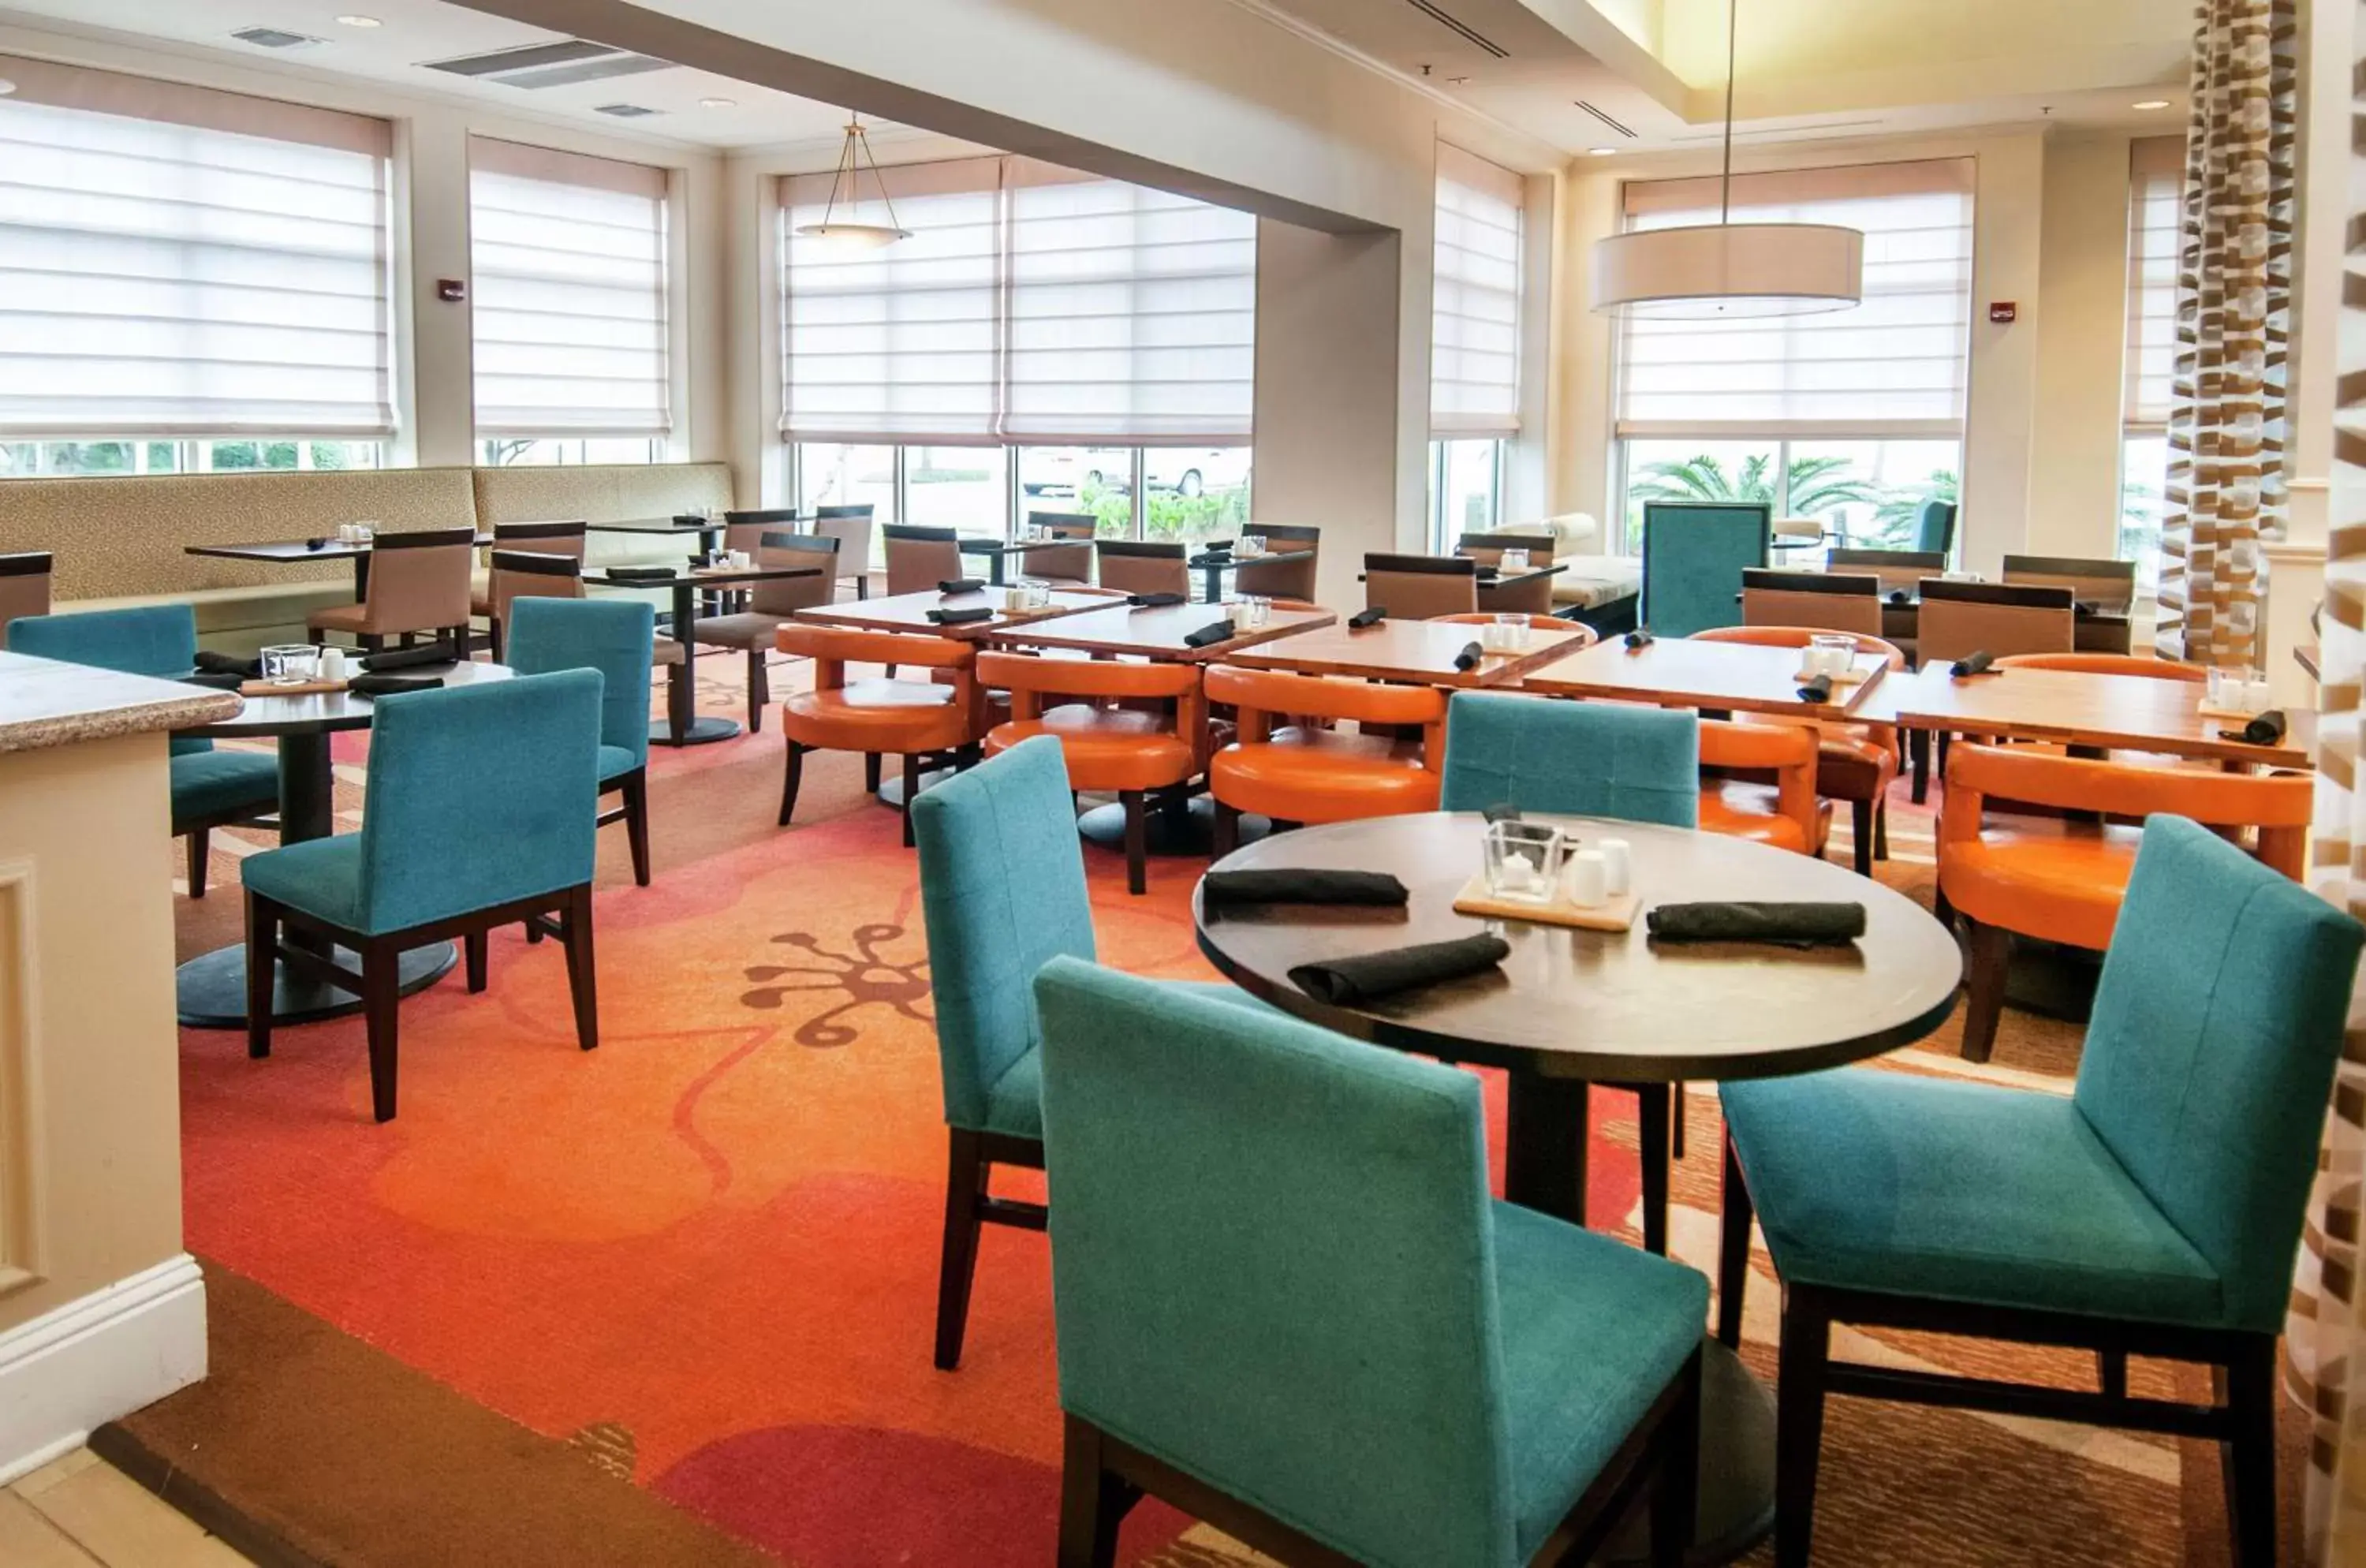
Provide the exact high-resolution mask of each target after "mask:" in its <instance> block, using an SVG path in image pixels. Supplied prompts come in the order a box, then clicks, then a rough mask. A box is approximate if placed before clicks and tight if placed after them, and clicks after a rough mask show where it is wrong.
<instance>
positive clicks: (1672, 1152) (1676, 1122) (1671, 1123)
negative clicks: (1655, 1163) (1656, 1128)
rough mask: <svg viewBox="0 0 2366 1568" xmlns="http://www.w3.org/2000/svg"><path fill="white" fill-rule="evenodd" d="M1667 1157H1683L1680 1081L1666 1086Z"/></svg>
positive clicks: (1682, 1099)
mask: <svg viewBox="0 0 2366 1568" xmlns="http://www.w3.org/2000/svg"><path fill="white" fill-rule="evenodd" d="M1668 1157H1669V1158H1670V1159H1673V1160H1682V1159H1683V1158H1684V1085H1683V1084H1682V1083H1673V1084H1670V1085H1669V1086H1668Z"/></svg>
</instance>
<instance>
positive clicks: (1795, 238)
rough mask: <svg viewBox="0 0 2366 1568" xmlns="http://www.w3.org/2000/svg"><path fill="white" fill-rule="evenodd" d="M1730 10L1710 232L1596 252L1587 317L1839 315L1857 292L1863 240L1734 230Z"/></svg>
mask: <svg viewBox="0 0 2366 1568" xmlns="http://www.w3.org/2000/svg"><path fill="white" fill-rule="evenodd" d="M1737 9H1738V0H1728V4H1727V6H1726V18H1725V27H1726V34H1725V166H1724V168H1723V171H1722V172H1721V173H1720V174H1719V175H1718V216H1717V221H1716V222H1715V223H1696V224H1690V225H1687V226H1685V227H1683V228H1676V229H1638V230H1633V231H1629V232H1628V233H1624V234H1613V235H1611V236H1610V237H1609V238H1607V239H1604V240H1597V241H1595V242H1594V310H1596V311H1599V312H1602V313H1605V314H1611V313H1616V314H1619V315H1627V316H1649V317H1657V318H1678V319H1684V320H1693V321H1716V320H1722V319H1734V320H1739V319H1741V318H1743V317H1748V316H1799V315H1807V314H1809V313H1812V312H1814V311H1818V310H1848V309H1850V308H1851V307H1853V306H1854V305H1856V304H1858V303H1860V302H1861V301H1862V299H1863V298H1864V290H1865V235H1864V234H1863V233H1861V232H1860V231H1857V230H1854V229H1843V228H1840V227H1838V226H1836V225H1833V224H1829V223H1736V222H1733V221H1732V220H1731V217H1732V211H1733V65H1734V24H1735V20H1736V14H1737Z"/></svg>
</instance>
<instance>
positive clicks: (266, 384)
mask: <svg viewBox="0 0 2366 1568" xmlns="http://www.w3.org/2000/svg"><path fill="white" fill-rule="evenodd" d="M0 77H6V79H7V80H9V81H11V82H13V83H15V84H16V89H17V90H16V91H15V92H14V93H13V94H11V95H9V96H5V97H0V169H5V170H6V176H5V178H0V299H5V300H6V310H7V313H8V325H7V328H6V331H0V438H10V437H40V436H62V437H103V436H120V435H159V436H178V435H193V436H195V435H231V434H258V435H321V436H331V437H338V438H343V439H348V440H370V439H375V438H379V437H383V436H386V435H389V434H392V432H393V430H394V400H393V393H392V377H391V375H390V372H389V366H390V363H391V355H390V353H389V340H390V336H391V333H390V319H391V314H390V300H389V264H388V210H389V202H388V186H387V180H388V155H389V147H390V144H391V131H390V130H389V126H388V125H387V123H386V122H385V121H384V120H378V119H370V118H365V117H362V116H359V115H349V114H339V113H334V112H332V111H329V110H325V109H315V108H307V107H300V106H298V105H294V104H282V103H276V102H273V101H271V100H268V99H264V98H253V97H246V96H241V95H238V94H232V93H220V92H214V91H211V90H209V89H206V88H200V87H190V86H184V85H179V84H175V83H167V82H153V81H147V80H143V79H141V78H137V77H130V76H120V75H117V74H114V73H109V72H104V71H89V70H83V69H79V68H75V67H70V66H62V65H55V64H51V63H49V62H42V61H35V60H25V59H19V58H16V57H13V56H5V55H0Z"/></svg>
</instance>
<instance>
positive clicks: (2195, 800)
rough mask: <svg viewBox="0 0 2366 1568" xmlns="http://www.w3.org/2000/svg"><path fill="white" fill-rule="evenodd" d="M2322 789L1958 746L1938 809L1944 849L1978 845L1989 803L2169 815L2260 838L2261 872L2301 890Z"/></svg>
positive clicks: (2297, 779)
mask: <svg viewBox="0 0 2366 1568" xmlns="http://www.w3.org/2000/svg"><path fill="white" fill-rule="evenodd" d="M2315 793H2316V786H2315V782H2314V780H2313V779H2312V778H2311V776H2310V775H2309V774H2306V773H2265V774H2251V773H2218V772H2215V771H2214V770H2209V769H2203V768H2160V767H2145V766H2141V765H2138V764H2135V763H2130V762H2117V761H2111V760H2110V759H2108V758H2101V759H2099V758H2090V757H2065V756H2061V755H2059V754H2057V753H2055V752H2050V751H2038V750H2031V749H2029V748H2026V747H2019V746H1977V745H1973V744H1970V743H1968V742H1966V743H1962V744H1958V745H1957V746H1955V748H1954V749H1953V750H1952V752H1951V753H1950V755H1949V756H1948V759H1947V794H1946V795H1945V797H1944V799H1943V800H1942V802H1941V803H1940V807H1939V842H1940V844H1941V845H1942V846H1943V852H1944V846H1945V845H1947V844H1952V843H1960V842H1962V841H1964V840H1969V839H1975V838H1977V837H1978V836H1979V832H1980V828H1981V814H1982V811H1983V810H1984V808H1985V807H1986V803H1987V802H1988V801H1989V800H1990V799H1995V800H2003V801H2012V802H2016V803H2018V804H2021V805H2026V806H2050V807H2056V808H2057V809H2060V810H2063V811H2080V812H2088V813H2095V812H2100V813H2102V814H2104V815H2105V816H2109V817H2122V818H2146V817H2152V816H2157V815H2159V814H2162V813H2167V814H2169V815H2170V816H2175V817H2190V818H2192V819H2193V820H2194V821H2196V822H2200V823H2202V824H2203V825H2204V826H2205V827H2211V828H2223V829H2227V830H2229V831H2232V830H2235V829H2245V828H2250V829H2257V830H2258V848H2257V849H2256V850H2255V851H2254V852H2253V853H2254V858H2256V859H2257V860H2258V861H2259V863H2261V864H2263V865H2266V866H2268V867H2270V869H2272V870H2275V871H2277V872H2280V873H2282V874H2283V875H2285V876H2287V877H2290V878H2291V879H2293V881H2298V880H2299V879H2300V877H2301V875H2302V874H2303V873H2304V871H2305V870H2306V869H2307V861H2308V825H2309V816H2310V813H2311V811H2312V809H2313V808H2314V807H2315Z"/></svg>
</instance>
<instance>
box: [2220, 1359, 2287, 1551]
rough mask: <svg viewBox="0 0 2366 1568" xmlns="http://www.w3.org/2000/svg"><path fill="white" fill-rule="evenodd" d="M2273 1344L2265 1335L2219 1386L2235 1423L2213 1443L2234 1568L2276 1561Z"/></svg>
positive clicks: (2234, 1361) (2235, 1361)
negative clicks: (2227, 1436)
mask: <svg viewBox="0 0 2366 1568" xmlns="http://www.w3.org/2000/svg"><path fill="white" fill-rule="evenodd" d="M2275 1363H2276V1348H2275V1341H2274V1340H2273V1339H2271V1338H2269V1337H2265V1336H2262V1337H2260V1338H2259V1340H2258V1341H2257V1342H2256V1343H2255V1344H2252V1345H2247V1346H2246V1347H2245V1348H2244V1349H2243V1350H2242V1351H2241V1352H2240V1353H2239V1354H2237V1355H2236V1357H2234V1358H2233V1359H2231V1360H2230V1361H2229V1363H2228V1365H2227V1367H2226V1369H2225V1373H2224V1376H2223V1378H2222V1380H2221V1381H2222V1384H2223V1387H2224V1389H2225V1401H2226V1408H2227V1411H2228V1413H2229V1414H2230V1415H2231V1416H2233V1418H2234V1422H2235V1436H2234V1438H2233V1439H2232V1440H2230V1441H2227V1442H2223V1443H2221V1444H2219V1445H2218V1452H2219V1459H2220V1464H2221V1468H2222V1469H2223V1470H2224V1471H2225V1477H2226V1533H2227V1537H2228V1540H2229V1542H2230V1544H2231V1546H2232V1547H2233V1551H2234V1563H2235V1568H2274V1564H2275V1561H2276V1399H2277V1393H2276V1364H2275Z"/></svg>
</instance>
